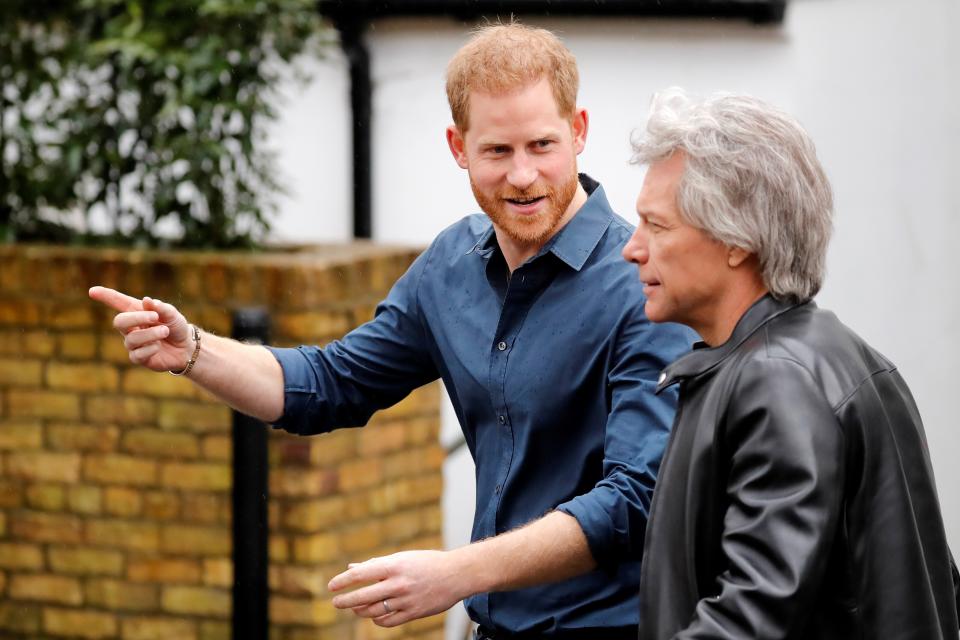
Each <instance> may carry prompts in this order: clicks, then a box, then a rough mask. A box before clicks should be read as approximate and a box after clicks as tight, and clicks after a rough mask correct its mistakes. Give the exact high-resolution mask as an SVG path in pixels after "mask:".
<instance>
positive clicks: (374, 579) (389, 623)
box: [328, 551, 471, 627]
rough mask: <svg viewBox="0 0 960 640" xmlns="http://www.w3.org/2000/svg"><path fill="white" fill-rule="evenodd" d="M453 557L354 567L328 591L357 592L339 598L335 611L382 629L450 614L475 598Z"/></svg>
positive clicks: (411, 554)
mask: <svg viewBox="0 0 960 640" xmlns="http://www.w3.org/2000/svg"><path fill="white" fill-rule="evenodd" d="M450 554H451V552H448V551H403V552H400V553H394V554H393V555H389V556H386V557H383V558H372V559H370V560H367V561H366V562H361V563H359V564H351V565H350V566H349V568H348V569H347V570H346V571H344V572H343V573H341V574H340V575H338V576H335V577H334V578H333V579H332V580H330V584H329V585H328V586H329V589H330V590H331V591H342V590H344V589H349V588H356V590H355V591H351V592H350V593H343V594H340V595H338V596H337V597H335V598H334V599H333V606H335V607H337V608H338V609H353V612H354V613H355V614H357V615H358V616H360V617H363V618H372V619H373V622H374V623H375V624H377V625H379V626H381V627H395V626H397V625H400V624H403V623H405V622H409V621H410V620H416V619H417V618H425V617H427V616H432V615H435V614H438V613H441V612H443V611H446V610H447V609H449V608H450V607H452V606H453V605H454V604H456V603H457V602H459V601H460V600H462V599H463V598H465V597H467V596H468V595H471V594H470V592H469V590H468V589H467V588H466V583H467V580H468V579H469V575H465V574H464V572H462V571H461V572H458V571H457V569H456V567H455V566H453V562H452V557H451V555H450ZM357 587H359V588H357ZM384 601H386V604H384Z"/></svg>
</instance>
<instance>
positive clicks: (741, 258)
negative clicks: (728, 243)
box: [727, 247, 753, 269]
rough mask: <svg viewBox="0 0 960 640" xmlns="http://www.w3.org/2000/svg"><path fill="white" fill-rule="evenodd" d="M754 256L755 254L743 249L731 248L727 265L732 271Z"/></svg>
mask: <svg viewBox="0 0 960 640" xmlns="http://www.w3.org/2000/svg"><path fill="white" fill-rule="evenodd" d="M752 256H753V253H751V252H750V251H747V250H746V249H741V248H740V247H730V248H729V249H728V250H727V265H728V266H729V267H730V268H731V269H736V268H737V267H739V266H740V265H741V264H743V263H744V262H746V261H747V260H749V259H750V258H751V257H752Z"/></svg>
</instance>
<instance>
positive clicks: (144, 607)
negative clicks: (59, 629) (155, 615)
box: [84, 579, 160, 611]
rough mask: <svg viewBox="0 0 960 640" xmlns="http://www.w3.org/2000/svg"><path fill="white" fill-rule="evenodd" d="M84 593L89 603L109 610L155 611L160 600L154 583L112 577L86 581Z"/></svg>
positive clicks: (158, 591)
mask: <svg viewBox="0 0 960 640" xmlns="http://www.w3.org/2000/svg"><path fill="white" fill-rule="evenodd" d="M84 595H85V596H86V600H87V603H88V604H89V605H92V606H94V607H98V608H102V609H108V610H111V611H155V610H156V609H157V605H158V604H159V602H160V590H159V588H158V587H157V586H155V585H151V584H135V583H131V582H122V581H120V580H113V579H100V580H90V581H88V582H87V584H86V588H85V589H84Z"/></svg>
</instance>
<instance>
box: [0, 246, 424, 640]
mask: <svg viewBox="0 0 960 640" xmlns="http://www.w3.org/2000/svg"><path fill="white" fill-rule="evenodd" d="M414 257H415V254H414V253H413V252H411V251H408V250H394V249H388V248H378V247H375V246H372V245H367V244H355V245H349V246H340V247H328V248H324V249H317V250H312V251H309V252H307V251H301V252H286V253H275V254H259V255H231V254H222V253H209V254H198V253H172V252H171V253H162V252H137V251H123V250H86V249H72V248H66V247H37V246H3V247H0V637H2V638H11V639H14V638H16V639H21V638H22V639H26V638H30V639H36V638H62V637H82V638H104V639H111V638H117V639H121V640H161V639H168V638H170V639H174V638H175V639H177V640H221V639H222V640H226V639H227V638H229V637H230V587H231V584H232V571H231V568H232V567H231V564H232V563H231V559H230V557H231V556H230V554H231V539H230V538H231V531H230V517H231V514H230V510H231V497H230V486H231V467H230V455H231V443H230V424H231V417H230V412H229V410H227V409H226V408H224V407H222V406H220V405H218V404H217V403H215V402H213V401H212V400H211V399H210V398H209V397H208V396H207V395H206V394H205V393H203V392H200V391H198V390H197V389H195V388H194V387H193V386H192V385H191V383H189V382H188V381H186V380H183V379H181V378H176V377H174V376H168V375H163V374H157V373H153V372H150V371H146V370H143V369H139V368H135V367H133V366H132V365H131V364H130V363H129V360H128V359H127V355H126V352H125V350H124V349H123V345H122V341H121V339H120V337H119V336H118V334H116V333H115V332H114V331H113V329H112V327H111V325H110V318H111V317H112V313H111V312H110V311H109V310H107V309H103V308H100V307H99V306H98V305H96V304H95V303H93V302H91V301H89V300H88V298H87V296H86V291H87V288H88V287H89V286H91V285H93V284H103V285H106V286H110V287H114V288H117V289H120V290H122V291H125V292H128V293H130V294H131V295H134V296H140V295H151V296H153V297H157V298H160V299H163V300H167V301H170V302H172V303H174V304H176V305H177V306H179V307H180V308H181V310H182V311H183V312H184V313H185V314H186V316H187V317H188V318H189V319H190V320H191V321H193V322H196V323H197V324H199V325H200V326H202V327H204V328H205V329H207V330H209V331H212V332H215V333H219V334H221V335H229V332H230V326H229V323H230V313H231V310H232V309H233V308H236V307H239V306H244V305H260V306H265V307H267V308H268V309H269V310H270V311H271V315H272V319H273V339H272V340H271V342H272V343H274V344H277V345H286V346H292V345H296V344H302V343H314V344H322V343H325V342H327V341H329V340H331V339H334V338H336V337H338V336H339V335H341V334H342V333H344V332H345V331H347V330H349V329H350V328H351V327H354V326H356V325H357V324H359V323H361V322H364V321H365V320H367V319H369V318H370V317H372V313H373V309H374V307H375V305H376V303H377V301H379V300H380V299H381V298H382V297H383V296H384V295H385V293H386V292H387V290H388V289H389V287H390V285H391V284H392V283H393V282H394V281H395V280H396V279H397V278H398V277H399V276H400V275H401V274H402V273H403V271H404V270H405V269H406V268H407V266H408V265H409V264H410V262H411V261H412V260H413V258H414ZM438 407H439V392H438V387H437V386H436V385H435V384H434V385H430V386H427V387H424V388H422V389H420V390H418V391H417V392H415V393H414V394H412V395H411V396H410V397H408V398H407V399H406V400H404V401H402V402H401V403H399V404H398V405H396V406H395V407H393V408H391V409H389V410H387V411H384V412H381V413H380V414H378V415H377V416H375V418H374V419H373V420H372V421H371V424H370V425H369V426H368V427H367V428H364V429H348V430H342V431H338V432H334V433H332V434H327V435H323V436H315V437H309V438H299V437H295V436H290V435H287V434H284V433H280V432H273V433H271V435H270V444H269V454H268V455H269V460H270V469H271V470H270V493H271V497H270V508H269V517H270V551H269V553H270V589H271V596H270V617H271V632H270V637H271V640H307V639H309V640H323V639H325V638H331V639H337V640H340V639H346V640H349V639H357V640H362V639H367V638H397V637H403V638H437V639H439V638H441V637H442V633H441V627H442V618H441V617H440V616H437V617H434V618H429V619H427V620H423V621H419V622H416V623H413V624H410V625H406V626H405V627H402V628H398V629H392V630H385V629H380V628H378V627H376V626H374V625H373V624H372V623H370V622H369V621H366V620H358V619H356V618H354V617H353V615H352V614H345V613H341V612H338V611H336V610H335V609H334V608H333V607H332V605H331V604H330V602H329V597H328V594H327V592H326V583H327V581H328V580H329V579H330V577H332V576H333V575H335V574H336V573H339V572H340V571H341V570H343V568H345V566H346V564H347V562H349V561H357V560H364V559H366V558H368V557H371V556H374V555H383V554H386V553H391V552H393V551H396V550H399V549H404V548H439V547H440V546H441V539H440V530H441V512H440V506H439V503H440V493H441V488H442V480H441V465H442V462H443V451H442V450H441V449H440V447H439V446H438V444H437V433H438V429H439V409H438Z"/></svg>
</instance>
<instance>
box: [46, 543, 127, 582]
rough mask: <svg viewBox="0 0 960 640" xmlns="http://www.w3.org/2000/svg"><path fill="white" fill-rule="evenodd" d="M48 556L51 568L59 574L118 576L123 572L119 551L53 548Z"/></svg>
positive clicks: (121, 556) (121, 555) (121, 557)
mask: <svg viewBox="0 0 960 640" xmlns="http://www.w3.org/2000/svg"><path fill="white" fill-rule="evenodd" d="M47 556H48V558H49V561H50V568H51V569H52V570H53V571H55V572H57V573H65V574H68V575H108V576H117V575H120V574H121V572H122V571H123V554H122V553H120V552H119V551H108V550H103V549H89V548H86V547H51V548H50V550H49V551H48V553H47Z"/></svg>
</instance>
